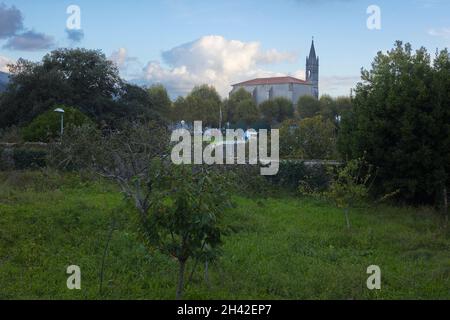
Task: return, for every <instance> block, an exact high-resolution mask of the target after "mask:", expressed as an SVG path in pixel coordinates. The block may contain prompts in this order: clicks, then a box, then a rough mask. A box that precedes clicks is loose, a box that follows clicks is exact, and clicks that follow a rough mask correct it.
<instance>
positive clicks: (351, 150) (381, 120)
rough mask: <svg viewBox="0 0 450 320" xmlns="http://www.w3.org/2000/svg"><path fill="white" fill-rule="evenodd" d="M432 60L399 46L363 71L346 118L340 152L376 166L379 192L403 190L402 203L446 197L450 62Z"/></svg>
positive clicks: (449, 152)
mask: <svg viewBox="0 0 450 320" xmlns="http://www.w3.org/2000/svg"><path fill="white" fill-rule="evenodd" d="M449 59H450V58H449V53H448V51H447V50H444V51H442V52H440V53H439V54H438V55H437V57H436V58H435V60H434V62H433V63H432V62H431V58H430V55H429V54H428V53H427V51H426V49H425V48H420V49H419V50H417V51H416V52H413V50H412V48H411V45H410V44H405V45H403V43H402V42H400V41H399V42H397V43H396V45H395V48H394V49H392V50H390V51H388V52H387V53H382V52H379V53H378V55H377V56H376V57H375V59H374V61H373V63H372V68H371V69H370V70H362V74H361V79H362V81H361V82H360V83H358V85H357V87H356V90H355V98H354V101H353V104H354V107H353V111H352V112H351V113H349V114H348V115H346V116H345V117H343V120H342V129H341V132H340V137H339V149H340V150H341V152H342V153H343V154H344V155H345V156H347V157H348V158H350V159H356V158H359V157H364V158H365V159H366V160H367V162H368V163H369V164H371V165H373V166H375V167H377V168H378V175H377V179H376V181H375V185H374V193H375V194H389V193H392V192H395V191H396V190H400V192H399V194H398V196H399V199H402V200H404V201H408V202H412V203H432V202H435V200H436V199H438V198H439V199H442V198H443V197H442V194H443V193H444V191H443V190H445V186H448V185H449V172H450V161H449V159H450V158H449V157H450V156H449V155H450V139H449V136H450V109H449V108H448V105H449V102H450V100H449V99H450V98H449V97H450V93H449V90H448V88H449V87H450V80H449V79H450V61H449Z"/></svg>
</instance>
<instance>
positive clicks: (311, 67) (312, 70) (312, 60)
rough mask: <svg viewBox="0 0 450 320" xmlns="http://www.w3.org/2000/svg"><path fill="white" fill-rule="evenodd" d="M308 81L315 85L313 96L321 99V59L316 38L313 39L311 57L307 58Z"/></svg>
mask: <svg viewBox="0 0 450 320" xmlns="http://www.w3.org/2000/svg"><path fill="white" fill-rule="evenodd" d="M306 81H308V82H309V83H310V84H312V85H313V88H312V94H313V96H315V97H316V98H319V57H317V55H316V48H315V46H314V37H312V42H311V49H310V50H309V57H307V58H306Z"/></svg>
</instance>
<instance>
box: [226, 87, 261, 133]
mask: <svg viewBox="0 0 450 320" xmlns="http://www.w3.org/2000/svg"><path fill="white" fill-rule="evenodd" d="M224 109H225V113H224V114H225V120H226V121H228V122H230V123H231V124H233V125H238V126H239V127H248V126H250V125H251V124H252V123H254V122H255V121H257V120H258V119H259V110H258V107H257V106H256V104H255V102H254V101H253V97H252V95H251V94H250V93H249V92H247V91H246V90H245V89H244V88H241V89H239V90H238V91H236V92H234V93H233V94H232V95H231V96H230V98H229V99H228V100H225V102H224Z"/></svg>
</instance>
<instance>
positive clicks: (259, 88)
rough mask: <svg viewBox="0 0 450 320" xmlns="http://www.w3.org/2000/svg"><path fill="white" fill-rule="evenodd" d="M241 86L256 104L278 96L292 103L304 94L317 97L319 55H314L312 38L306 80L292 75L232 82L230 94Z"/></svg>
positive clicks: (307, 59)
mask: <svg viewBox="0 0 450 320" xmlns="http://www.w3.org/2000/svg"><path fill="white" fill-rule="evenodd" d="M241 88H244V89H245V90H246V91H247V92H249V93H251V94H252V96H253V99H254V101H255V103H256V104H257V105H259V104H261V103H263V102H264V101H267V100H271V99H274V98H278V97H283V98H287V99H289V100H291V101H292V103H294V104H295V103H297V101H298V99H299V98H300V97H302V96H306V95H309V96H313V97H316V98H319V57H317V56H316V49H315V47H314V40H313V42H312V44H311V50H310V52H309V57H307V58H306V80H301V79H297V78H294V77H273V78H259V79H253V80H249V81H245V82H241V83H237V84H234V85H233V90H232V91H231V92H230V95H231V94H233V93H234V92H236V91H238V90H239V89H241Z"/></svg>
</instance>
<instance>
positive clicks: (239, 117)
mask: <svg viewBox="0 0 450 320" xmlns="http://www.w3.org/2000/svg"><path fill="white" fill-rule="evenodd" d="M258 118H259V112H258V107H257V106H256V104H255V103H254V102H253V100H249V99H246V100H243V101H240V102H239V103H238V105H237V108H236V112H235V119H234V123H235V124H238V123H240V124H241V126H242V127H245V128H244V129H247V128H248V127H250V126H251V125H252V124H253V123H255V122H256V121H257V120H258Z"/></svg>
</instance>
